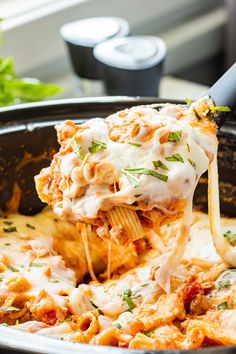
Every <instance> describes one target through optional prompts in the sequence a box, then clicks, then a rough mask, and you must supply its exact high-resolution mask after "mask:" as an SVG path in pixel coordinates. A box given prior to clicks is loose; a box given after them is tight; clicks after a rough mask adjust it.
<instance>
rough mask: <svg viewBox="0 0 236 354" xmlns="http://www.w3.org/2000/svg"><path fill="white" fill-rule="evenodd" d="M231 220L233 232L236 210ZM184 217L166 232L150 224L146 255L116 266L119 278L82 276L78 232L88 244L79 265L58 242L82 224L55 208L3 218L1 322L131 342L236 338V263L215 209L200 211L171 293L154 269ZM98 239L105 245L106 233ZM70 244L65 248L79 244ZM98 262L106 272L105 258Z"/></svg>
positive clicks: (227, 222)
mask: <svg viewBox="0 0 236 354" xmlns="http://www.w3.org/2000/svg"><path fill="white" fill-rule="evenodd" d="M222 224H223V232H224V234H226V235H232V239H233V237H235V236H233V235H235V234H236V220H235V219H226V218H224V219H222ZM176 227H177V222H176V223H175V224H172V225H169V224H168V225H163V227H162V228H161V232H160V234H159V235H154V234H153V233H151V232H150V234H149V236H148V238H147V239H146V247H144V246H143V247H142V250H140V244H139V245H136V252H137V251H138V249H137V247H138V248H139V252H138V259H137V261H136V265H134V264H130V268H131V269H130V270H125V269H123V270H122V271H121V270H119V271H114V276H113V278H112V279H111V280H102V278H99V281H95V282H94V281H93V282H88V283H81V284H76V278H77V277H76V272H75V270H76V269H77V270H78V268H83V267H84V263H83V257H82V256H83V255H84V250H83V245H82V244H81V243H80V241H79V234H77V236H76V240H77V241H75V242H76V243H74V247H77V248H78V249H80V251H81V253H80V260H81V262H78V263H77V266H76V269H72V268H71V267H69V266H66V263H67V261H68V260H67V259H66V257H65V258H64V256H62V255H60V254H58V252H57V251H56V249H55V247H54V244H55V237H56V238H58V237H59V239H61V238H60V236H59V235H60V234H61V236H62V237H63V239H65V240H66V239H67V240H68V241H70V240H72V235H73V234H74V233H75V232H76V229H75V227H74V226H73V225H70V224H68V223H66V222H61V221H56V220H55V215H54V214H53V213H52V212H51V211H44V212H42V213H40V214H38V215H36V216H34V217H27V216H21V215H17V214H15V215H9V216H8V217H7V218H1V220H0V231H1V232H0V247H1V248H0V259H1V263H0V279H1V281H0V322H1V323H2V324H3V325H5V326H6V325H8V326H10V327H12V328H15V329H18V330H21V331H26V332H32V333H37V334H39V335H42V336H49V337H53V338H58V339H60V340H65V341H72V342H75V343H76V342H78V343H87V344H95V345H115V346H119V347H126V348H132V349H134V348H137V349H180V348H184V349H194V348H199V347H201V346H204V347H205V346H209V345H216V344H220V345H231V344H236V336H235V330H236V321H235V311H236V310H235V309H236V303H235V289H236V280H235V274H236V273H235V269H233V268H232V267H230V266H229V265H227V264H226V263H225V262H224V261H223V260H222V259H221V258H220V256H219V255H218V254H217V253H216V252H215V250H214V246H213V243H212V239H211V236H210V230H209V226H208V217H207V215H205V214H203V213H200V212H195V213H194V214H193V221H192V227H191V231H190V240H189V242H188V244H187V248H186V251H185V254H184V257H183V259H182V261H181V263H180V264H179V266H178V267H177V268H176V270H175V272H174V274H173V275H172V276H171V291H170V293H169V294H166V293H165V292H164V291H163V290H162V289H161V288H160V287H159V286H158V284H157V283H156V281H155V280H154V279H153V278H152V273H153V271H154V269H155V267H156V264H157V260H158V262H159V263H161V262H162V258H163V255H164V253H165V251H166V250H167V249H168V248H169V246H170V244H171V242H172V239H173V238H174V237H175V234H176ZM96 240H97V241H96V242H101V244H100V249H101V245H102V244H103V243H105V241H103V240H101V239H100V238H97V239H96ZM231 241H232V240H231ZM94 242H95V241H94ZM160 243H161V244H162V246H160ZM200 244H201V245H202V247H200ZM64 247H65V250H64V251H65V252H64V254H65V255H66V254H68V251H69V252H70V249H67V248H66V247H67V244H64ZM71 256H72V255H71ZM74 257H75V256H74ZM127 257H128V255H127ZM123 258H124V257H123ZM92 259H93V261H94V265H95V263H96V262H98V263H99V262H100V261H99V259H96V253H92ZM70 261H72V260H71V259H70ZM75 261H76V259H75ZM70 264H72V263H70ZM95 269H97V270H96V274H97V276H98V277H99V274H101V273H100V271H99V267H96V266H95ZM87 272H88V269H86V270H85V271H84V274H86V273H87Z"/></svg>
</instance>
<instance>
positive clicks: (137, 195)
mask: <svg viewBox="0 0 236 354" xmlns="http://www.w3.org/2000/svg"><path fill="white" fill-rule="evenodd" d="M141 195H142V194H135V195H134V196H135V198H139V197H141Z"/></svg>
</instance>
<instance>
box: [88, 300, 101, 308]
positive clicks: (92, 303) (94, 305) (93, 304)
mask: <svg viewBox="0 0 236 354" xmlns="http://www.w3.org/2000/svg"><path fill="white" fill-rule="evenodd" d="M90 304H91V305H92V306H93V307H94V308H95V309H98V307H99V306H97V305H96V304H95V303H94V302H93V301H90Z"/></svg>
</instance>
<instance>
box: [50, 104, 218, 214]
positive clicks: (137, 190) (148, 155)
mask: <svg viewBox="0 0 236 354" xmlns="http://www.w3.org/2000/svg"><path fill="white" fill-rule="evenodd" d="M171 107H172V106H170V109H169V110H168V109H167V108H165V110H164V111H163V112H162V110H161V111H160V112H157V111H156V110H154V109H151V108H140V107H134V108H131V109H130V110H128V111H127V112H128V115H130V116H131V117H133V116H134V115H137V113H139V114H140V116H141V118H140V121H141V123H142V124H141V123H140V130H139V133H138V134H137V135H136V136H135V138H134V139H132V142H131V141H129V140H130V139H129V138H128V137H127V138H126V136H125V133H124V134H123V135H122V137H123V139H124V141H122V142H117V141H114V139H113V140H112V139H111V138H110V134H111V132H110V130H109V127H110V126H111V125H112V120H119V119H120V118H119V113H117V114H115V115H113V116H111V117H108V118H107V120H104V119H100V118H96V119H91V120H89V121H88V122H86V124H84V126H83V127H84V129H79V130H78V131H77V133H76V138H77V141H78V144H79V146H80V148H81V149H82V151H83V152H88V151H89V148H90V147H91V145H92V142H93V141H98V142H102V143H105V144H106V148H104V149H101V150H99V151H98V152H95V153H89V154H87V156H86V157H85V160H86V161H85V162H84V161H81V160H79V159H78V158H77V157H76V155H75V153H74V152H72V153H67V154H62V155H61V162H60V167H59V168H60V171H61V174H62V176H63V177H68V176H71V178H72V182H73V184H72V186H71V187H70V188H66V189H64V190H63V191H62V194H63V201H62V202H61V201H59V202H58V203H55V205H54V211H55V212H56V213H57V214H59V215H60V216H61V217H65V218H68V216H69V218H70V219H73V220H83V219H84V218H85V219H86V218H95V217H97V214H98V212H99V210H107V209H109V208H111V207H112V206H117V205H124V204H133V203H134V202H135V201H136V200H137V198H136V197H135V196H136V195H141V196H140V198H139V201H143V202H145V204H146V206H147V209H152V208H153V207H155V206H157V205H159V204H161V203H164V202H165V201H169V200H176V199H186V198H187V197H189V195H190V194H191V193H192V191H193V190H194V188H195V186H196V180H197V179H198V178H199V177H200V176H201V175H202V174H203V173H204V172H205V171H206V170H207V168H208V164H209V159H208V157H207V156H208V155H212V154H216V151H217V140H216V138H215V134H211V133H209V132H204V133H203V132H202V131H201V129H200V128H198V127H192V126H191V125H190V124H189V122H188V121H187V120H184V119H183V120H179V119H177V118H176V117H175V113H173V109H172V108H171ZM137 122H139V120H138V117H137ZM121 124H122V122H121ZM123 124H124V123H123ZM63 125H66V123H63V124H62V125H61V126H59V127H58V129H60V130H63V129H64V130H66V126H65V127H64V126H63ZM150 127H151V128H152V130H153V134H152V135H151V136H150V138H148V139H147V137H146V135H147V133H148V132H149V131H150ZM148 129H149V130H148ZM176 131H181V138H180V141H177V142H170V141H166V142H165V143H161V138H162V137H163V136H164V135H166V134H168V133H169V132H176ZM73 139H74V137H73V138H71V140H73ZM132 144H136V145H132ZM137 145H138V146H137ZM175 154H179V155H180V156H181V158H182V159H183V162H180V161H167V160H166V157H170V156H172V155H175ZM158 160H161V161H162V162H163V163H164V164H165V165H166V167H167V168H168V170H164V169H162V168H159V169H158V170H156V171H157V172H158V173H161V174H164V175H167V176H168V180H167V181H166V182H165V181H162V180H160V179H158V178H156V177H153V176H151V175H145V174H140V175H135V176H136V178H137V179H138V180H139V185H138V186H136V187H133V186H132V185H131V183H130V181H129V180H128V179H127V176H126V175H125V174H124V173H123V172H122V170H124V169H131V168H132V169H137V168H145V169H150V170H155V168H154V165H153V161H158ZM98 162H99V163H107V164H109V165H111V166H112V168H113V172H114V182H115V181H116V182H118V185H119V191H115V192H111V190H110V186H111V182H110V181H109V182H107V181H106V180H105V179H104V180H103V181H102V182H101V181H100V182H99V183H98V182H97V181H94V182H93V180H90V181H89V183H87V184H86V191H85V192H84V194H83V195H82V196H80V197H79V198H74V197H73V195H74V191H75V190H76V188H79V187H80V186H81V181H78V179H77V178H73V170H74V168H76V167H78V166H81V169H82V170H83V174H84V175H85V173H86V172H85V169H86V165H87V163H89V164H91V165H92V164H97V163H98Z"/></svg>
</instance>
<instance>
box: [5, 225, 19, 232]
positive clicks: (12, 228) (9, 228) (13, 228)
mask: <svg viewBox="0 0 236 354" xmlns="http://www.w3.org/2000/svg"><path fill="white" fill-rule="evenodd" d="M2 229H3V231H4V232H17V229H16V227H15V226H10V227H7V228H6V227H3V228H2Z"/></svg>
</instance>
